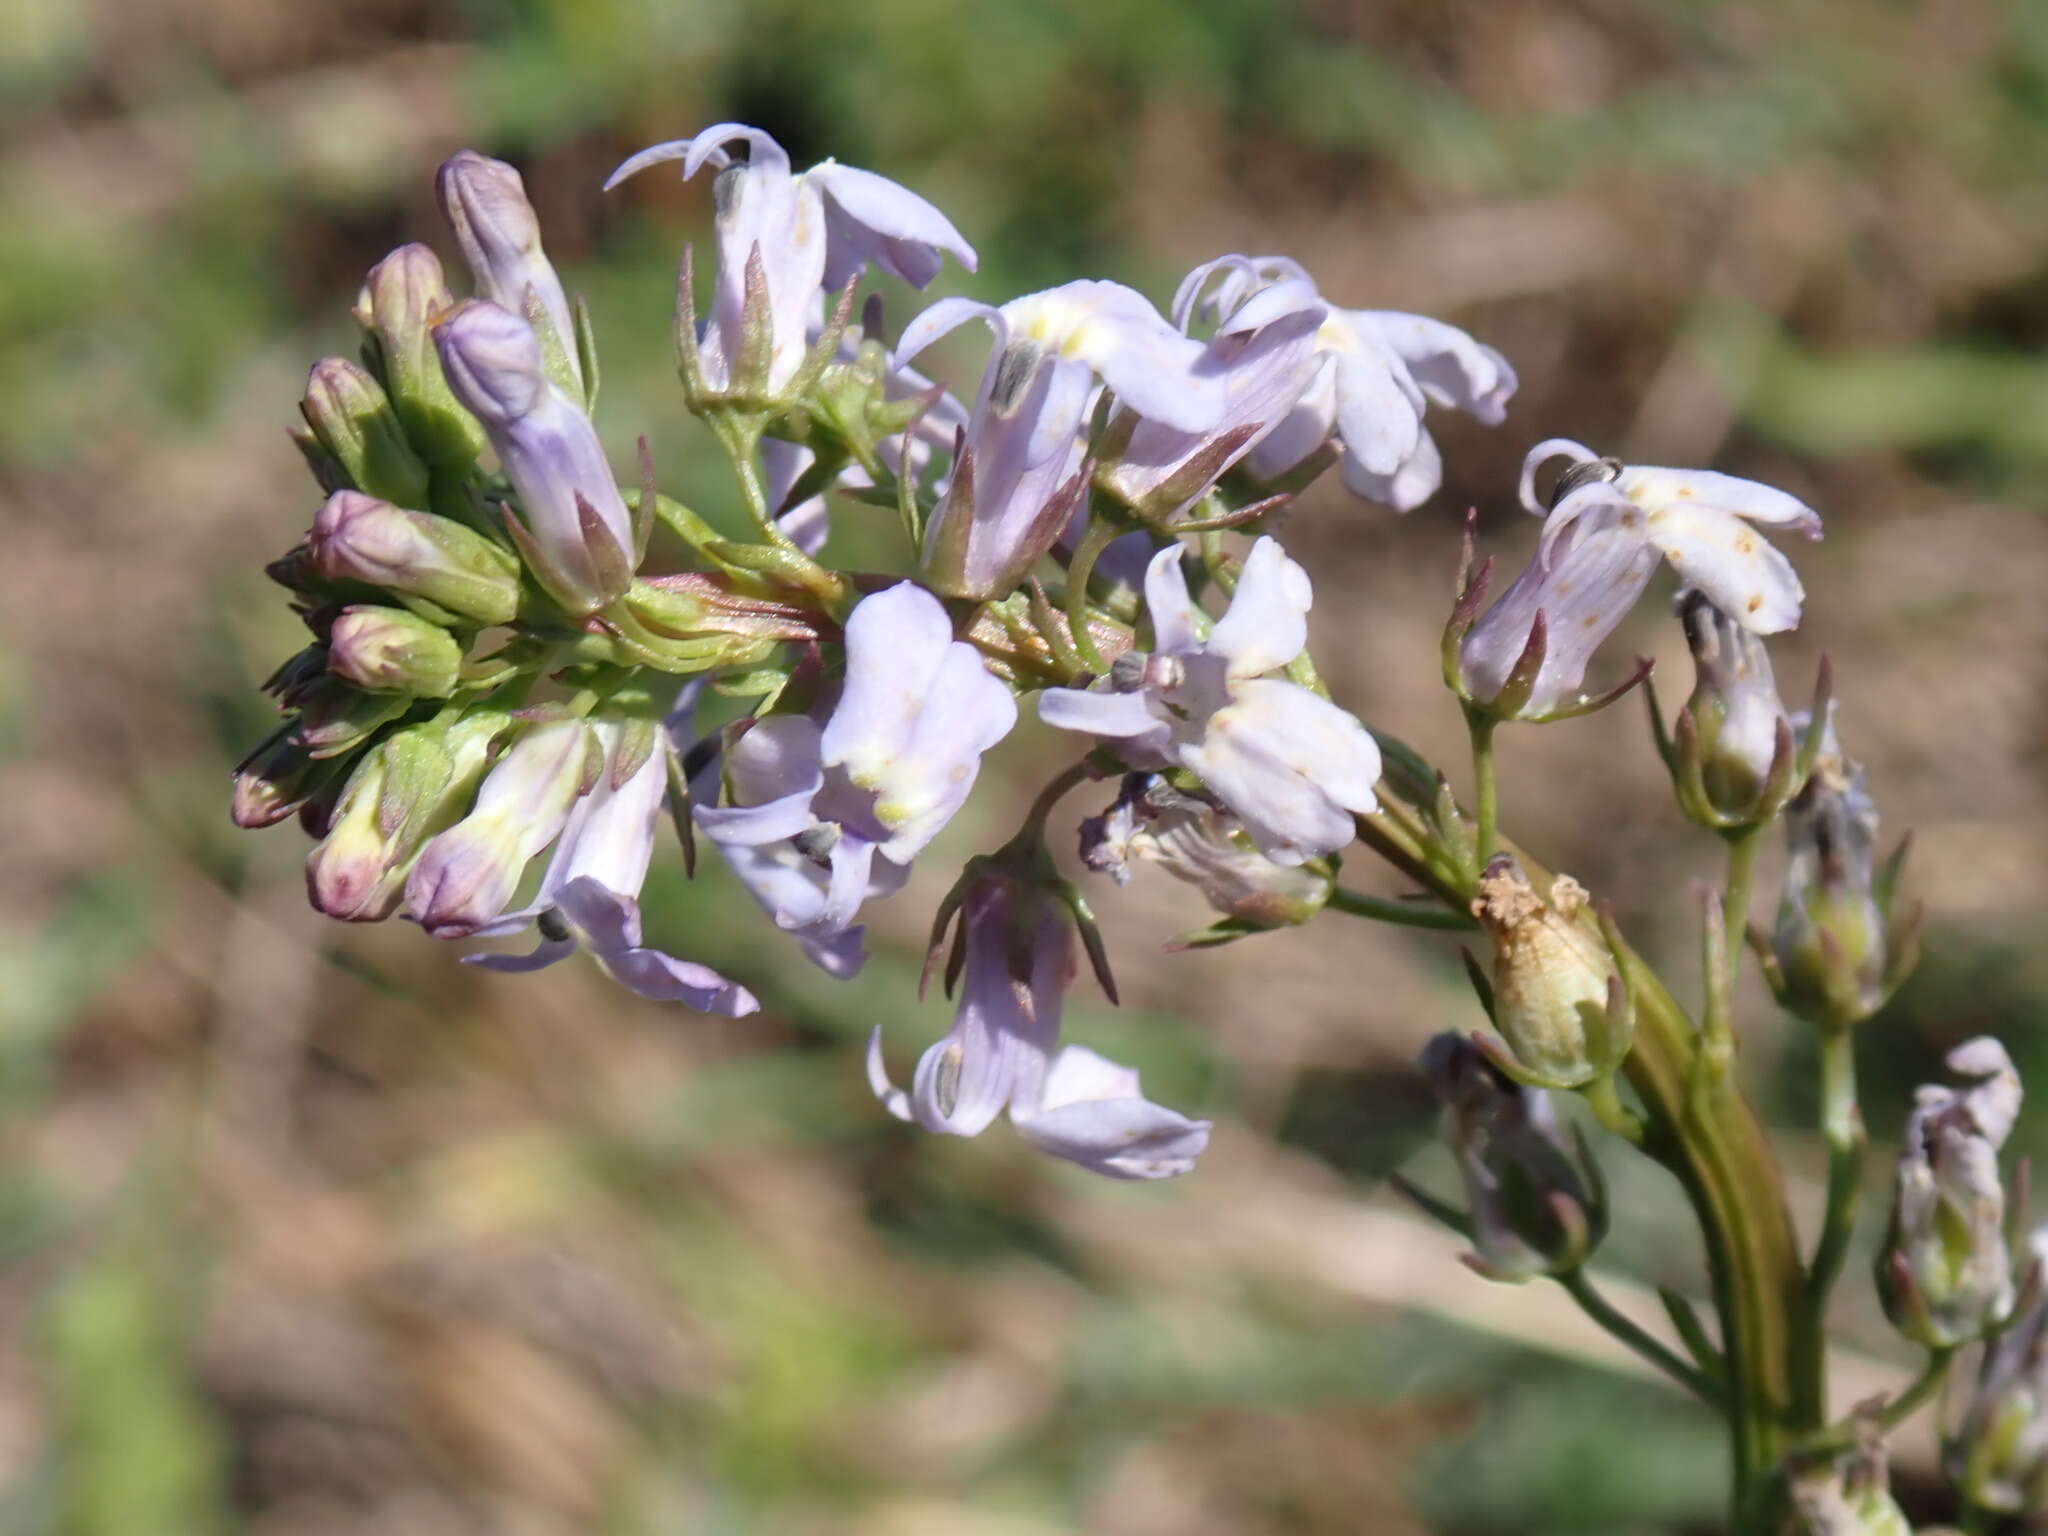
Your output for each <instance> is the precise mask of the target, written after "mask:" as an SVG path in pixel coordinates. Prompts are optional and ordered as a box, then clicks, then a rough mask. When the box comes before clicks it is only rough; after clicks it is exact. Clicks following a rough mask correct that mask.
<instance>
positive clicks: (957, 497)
mask: <svg viewBox="0 0 2048 1536" xmlns="http://www.w3.org/2000/svg"><path fill="white" fill-rule="evenodd" d="M969 320H983V321H986V322H987V323H988V326H989V328H990V329H991V330H992V331H993V332H994V333H995V339H996V346H995V350H994V352H993V354H992V355H991V356H990V358H989V362H988V366H987V367H986V368H985V369H984V370H983V372H982V377H981V392H980V394H979V395H978V396H977V397H976V400H975V404H974V411H973V414H972V417H971V418H970V420H969V421H968V424H967V429H966V437H965V441H964V443H963V445H962V448H961V451H960V454H959V457H958V460H957V462H956V463H955V464H954V466H953V471H952V481H951V483H950V484H949V486H948V487H947V490H946V494H945V497H944V499H943V500H941V502H940V503H939V505H938V507H937V508H936V509H935V510H934V511H933V513H932V516H931V521H930V523H929V524H928V525H927V527H926V530H925V543H924V554H923V571H924V574H925V576H926V578H927V579H928V580H929V581H931V582H932V584H933V585H934V586H936V587H937V588H938V589H939V590H940V591H942V592H946V593H948V594H949V595H953V596H959V597H993V596H1000V595H1002V594H1005V593H1007V592H1009V591H1010V590H1011V589H1012V588H1013V587H1015V586H1016V584H1017V583H1018V582H1019V581H1021V580H1022V579H1023V578H1024V576H1025V575H1026V574H1027V573H1028V572H1029V571H1030V569H1031V567H1032V566H1033V565H1035V564H1036V563H1037V561H1038V559H1039V557H1040V556H1042V555H1043V554H1044V553H1045V552H1046V551H1047V550H1048V549H1050V548H1051V547H1052V545H1053V542H1054V541H1055V540H1056V539H1057V538H1058V537H1059V535H1060V532H1061V530H1062V529H1064V528H1065V527H1066V525H1067V520H1068V518H1069V517H1070V516H1071V515H1072V514H1073V512H1074V509H1075V508H1076V506H1078V505H1079V504H1080V501H1081V499H1082V498H1083V497H1084V496H1085V495H1086V494H1087V481H1086V478H1085V476H1084V475H1083V474H1082V458H1083V455H1084V453H1085V451H1086V432H1087V425H1088V417H1089V414H1090V412H1091V411H1092V410H1093V408H1094V402H1095V396H1096V390H1097V388H1098V386H1103V385H1106V386H1107V387H1108V388H1109V389H1110V390H1111V391H1112V392H1113V393H1114V394H1115V395H1116V398H1117V403H1118V404H1119V405H1121V406H1123V407H1125V408H1126V409H1127V410H1129V411H1131V412H1132V413H1134V414H1135V415H1136V416H1138V417H1140V418H1142V419H1144V420H1147V421H1153V422H1158V423H1161V424H1163V425H1165V426H1167V427H1170V428H1173V429H1175V430H1177V431H1182V432H1208V431H1211V430H1213V429H1214V428H1215V427H1216V426H1217V425H1218V423H1220V422H1221V421H1222V420H1223V419H1224V413H1225V411H1226V410H1227V409H1228V406H1229V394H1228V389H1227V386H1226V384H1225V381H1224V378H1223V376H1222V374H1221V373H1220V372H1218V371H1217V369H1216V365H1215V363H1214V361H1213V360H1212V359H1210V358H1209V357H1208V356H1207V355H1206V353H1205V351H1204V349H1203V347H1202V344H1201V343H1200V342H1197V341H1193V340H1191V339H1190V338H1188V337H1186V336H1183V335H1181V334H1180V332H1179V331H1177V330H1175V329H1174V328H1173V326H1171V325H1170V324H1168V323H1167V321H1166V320H1165V318H1164V317H1163V316H1161V315H1160V313H1159V312H1158V311H1157V310H1156V309H1154V308H1153V307H1152V305H1151V302H1150V301H1149V300H1147V299H1146V298H1145V296H1144V295H1143V294H1140V293H1138V292H1136V291H1135V290H1133V289H1130V288H1126V287H1124V286H1123V285H1122V284H1120V283H1107V282H1092V281H1081V282H1072V283H1067V284H1064V285H1063V286H1061V287H1058V288H1049V289H1046V290H1045V291H1044V292H1042V293H1033V294H1026V295H1025V296H1024V297H1023V298H1020V299H1012V300H1011V301H1010V302H1009V303H1007V304H1005V305H1003V306H1002V307H1001V308H1000V309H998V308H996V307H994V306H992V305H988V304H982V303H978V302H976V301H974V300H972V299H958V298H955V299H941V300H939V302H938V303H936V304H934V305H932V306H931V307H930V308H929V309H927V310H925V311H924V313H922V314H921V315H919V316H918V317H917V318H916V319H915V320H913V321H911V323H910V324H909V326H908V327H906V328H905V330H904V332H903V337H902V340H901V342H900V344H899V346H898V348H897V361H898V362H899V363H907V362H908V361H909V360H910V359H911V358H913V357H915V356H916V355H917V354H918V353H920V352H922V351H923V350H924V349H925V348H926V347H928V346H930V345H931V344H932V342H934V341H936V340H937V339H938V338H939V337H940V336H943V335H945V334H946V333H947V332H948V331H951V330H953V329H955V328H956V327H958V326H960V325H964V324H965V323H966V322H967V321H969Z"/></svg>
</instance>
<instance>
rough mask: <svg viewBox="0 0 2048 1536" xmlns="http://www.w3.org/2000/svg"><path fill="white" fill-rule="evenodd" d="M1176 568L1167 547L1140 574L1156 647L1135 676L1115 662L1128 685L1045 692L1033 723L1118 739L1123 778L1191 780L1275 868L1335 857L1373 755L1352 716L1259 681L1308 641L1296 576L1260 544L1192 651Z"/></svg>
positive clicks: (1280, 684)
mask: <svg viewBox="0 0 2048 1536" xmlns="http://www.w3.org/2000/svg"><path fill="white" fill-rule="evenodd" d="M1180 557H1181V551H1180V546H1179V545H1177V544H1176V545H1174V546H1173V547H1171V548H1168V549H1163V550H1161V551H1160V552H1159V553H1158V554H1157V555H1156V556H1154V557H1153V560H1152V564H1151V565H1150V566H1149V567H1148V568H1147V570H1146V572H1145V603H1146V607H1147V609H1148V611H1149V612H1150V614H1151V618H1152V632H1153V635H1154V637H1155V639H1156V641H1157V649H1156V650H1155V651H1154V653H1153V654H1152V655H1151V656H1150V657H1149V658H1136V660H1138V661H1140V662H1141V663H1142V668H1141V669H1133V668H1132V667H1131V664H1130V662H1129V661H1126V662H1124V663H1121V664H1120V672H1132V673H1134V675H1135V681H1136V686H1135V687H1134V688H1132V689H1130V690H1129V691H1107V692H1095V691H1085V692H1084V691H1082V690H1079V689H1070V688H1060V689H1050V690H1048V691H1047V692H1046V693H1044V694H1043V695H1041V696H1040V698H1039V701H1038V713H1039V717H1040V718H1041V719H1042V720H1044V721H1045V722H1046V724H1048V725H1053V726H1058V727H1060V728H1062V729H1064V730H1070V731H1086V732H1089V733H1091V734H1093V735H1096V736H1107V737H1111V738H1114V739H1117V740H1119V741H1120V742H1121V743H1122V747H1121V750H1122V753H1123V756H1124V757H1125V758H1126V759H1127V760H1128V761H1130V763H1131V765H1132V766H1133V767H1163V766H1166V765H1168V764H1175V765H1178V766H1180V767H1182V768H1186V769H1187V770H1188V771H1190V772H1191V773H1194V774H1196V775H1198V776H1199V777H1200V778H1201V779H1202V781H1203V782H1204V783H1206V784H1207V785H1208V786H1209V788H1210V789H1212V790H1213V791H1215V793H1216V795H1217V797H1218V798H1219V799H1221V800H1222V802H1223V803H1224V805H1225V806H1227V807H1228V808H1229V809H1230V810H1231V811H1232V812H1233V813H1234V814H1235V815H1236V816H1237V818H1238V820H1239V821H1240V822H1242V823H1243V824H1244V828H1245V830H1246V831H1247V832H1248V833H1250V834H1251V837H1252V840H1253V842H1255V843H1257V844H1258V847H1259V851H1260V852H1261V853H1263V854H1264V855H1265V856H1266V857H1267V858H1269V859H1272V860H1273V861H1274V862H1276V863H1280V864H1299V863H1301V862H1302V861H1303V860H1305V859H1309V858H1313V857H1315V856H1316V855H1318V854H1325V853H1333V852H1335V851H1336V850H1337V849H1339V848H1341V847H1343V846H1344V845H1345V844H1346V843H1348V842H1350V841H1351V837H1352V831H1353V823H1352V816H1353V814H1354V813H1363V812H1367V811H1371V810H1374V809H1375V808H1377V806H1378V804H1379V801H1378V800H1377V798H1376V797H1375V796H1374V793H1373V785H1374V783H1375V782H1377V780H1378V779H1379V775H1380V753H1379V747H1378V745H1377V744H1376V743H1375V742H1374V741H1373V739H1372V734H1371V732H1369V731H1367V730H1366V729H1365V727H1364V726H1362V725H1360V724H1359V723H1358V721H1357V720H1356V719H1355V718H1354V717H1353V716H1351V715H1349V714H1347V713H1346V712H1345V711H1343V710H1341V709H1339V708H1338V707H1337V706H1336V705H1334V704H1332V703H1330V701H1329V700H1327V699H1323V698H1319V697H1317V696H1316V695H1315V694H1313V693H1311V692H1309V690H1308V689H1306V688H1303V687H1300V686H1298V685H1296V684H1294V683H1291V682H1288V681H1286V680H1284V679H1282V678H1272V677H1266V676H1265V675H1264V674H1266V673H1268V672H1273V671H1275V670H1277V669H1279V668H1281V667H1284V666H1285V665H1287V663H1288V662H1290V661H1292V660H1293V659H1294V658H1295V657H1296V656H1298V655H1300V654H1301V650H1302V647H1303V646H1304V645H1306V644H1307V643H1308V620H1307V614H1308V609H1309V604H1310V602H1311V594H1310V591H1309V581H1308V573H1307V572H1305V571H1303V570H1302V568H1301V567H1300V566H1298V565H1296V564H1295V563H1294V562H1293V561H1292V560H1290V559H1288V558H1287V556H1286V554H1285V553H1284V552H1283V551H1282V550H1281V548H1280V546H1279V545H1278V544H1277V543H1275V542H1274V541H1273V540H1271V539H1260V540H1259V541H1258V542H1257V543H1256V544H1254V545H1253V546H1252V550H1251V553H1250V554H1249V555H1248V556H1247V557H1246V559H1245V563H1244V573H1243V575H1242V576H1241V577H1240V578H1239V580H1238V585H1237V592H1236V595H1235V596H1234V597H1233V598H1232V599H1231V603H1230V609H1229V611H1228V612H1227V613H1225V614H1224V616H1223V617H1222V618H1221V619H1219V620H1217V621H1216V624H1215V627H1214V628H1213V630H1211V632H1210V633H1209V635H1208V637H1207V638H1206V639H1203V638H1200V637H1199V636H1198V633H1197V628H1196V626H1197V622H1198V617H1199V615H1198V612H1197V610H1196V608H1195V605H1194V602H1193V601H1192V599H1190V598H1189V596H1188V588H1187V580H1186V578H1185V577H1184V576H1183V575H1182V574H1181V569H1180ZM1114 681H1115V680H1114V679H1113V680H1112V682H1114Z"/></svg>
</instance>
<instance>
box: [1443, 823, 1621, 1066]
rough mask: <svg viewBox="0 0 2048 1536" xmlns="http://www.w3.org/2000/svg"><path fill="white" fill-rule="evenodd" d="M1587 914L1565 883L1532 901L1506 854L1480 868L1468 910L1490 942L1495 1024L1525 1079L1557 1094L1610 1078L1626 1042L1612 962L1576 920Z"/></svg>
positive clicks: (1580, 896) (1575, 888) (1566, 879)
mask: <svg viewBox="0 0 2048 1536" xmlns="http://www.w3.org/2000/svg"><path fill="white" fill-rule="evenodd" d="M1585 905H1586V891H1585V888H1584V887H1583V886H1581V885H1580V884H1579V883H1578V881H1576V880H1574V879H1572V877H1571V876H1570V875H1559V876H1558V877H1557V878H1556V879H1555V880H1554V881H1552V882H1551V886H1550V892H1549V896H1548V899H1546V898H1545V897H1544V896H1542V895H1539V894H1538V893H1537V892H1536V890H1535V889H1534V888H1533V887H1531V886H1530V884H1529V882H1528V879H1527V878H1526V877H1525V876H1524V875H1523V873H1522V869H1521V866H1520V865H1519V864H1517V863H1516V862H1515V860H1514V858H1513V857H1512V856H1511V855H1508V854H1499V855H1496V856H1495V858H1494V859H1493V861H1492V862H1491V863H1490V864H1488V865H1487V866H1486V873H1485V874H1483V875H1482V876H1481V877H1480V880H1479V895H1478V897H1477V899H1475V900H1474V901H1473V903H1472V915H1473V916H1474V917H1476V918H1478V919H1479V921H1480V922H1481V924H1483V925H1484V926H1485V928H1486V931H1487V933H1488V934H1489V935H1490V936H1491V937H1492V939H1493V1002H1494V1023H1495V1025H1496V1026H1497V1027H1498V1028H1499V1030H1500V1032H1501V1034H1502V1036H1503V1037H1504V1038H1505V1039H1506V1040H1507V1043H1508V1048H1509V1049H1510V1050H1511V1051H1513V1052H1514V1055H1515V1059H1516V1061H1518V1062H1519V1063H1520V1064H1521V1066H1522V1067H1523V1068H1525V1069H1526V1070H1527V1072H1528V1074H1529V1076H1530V1077H1531V1078H1532V1079H1534V1080H1536V1081H1539V1082H1542V1083H1544V1084H1546V1085H1547V1086H1550V1087H1555V1088H1574V1087H1579V1086H1581V1085H1583V1084H1586V1083H1590V1082H1592V1081H1593V1080H1594V1079H1596V1078H1600V1077H1604V1076H1606V1075H1607V1074H1608V1073H1610V1072H1612V1071H1613V1070H1614V1068H1615V1067H1616V1066H1618V1065H1619V1064H1620V1062H1621V1059H1622V1057H1623V1056H1625V1055H1627V1054H1628V1048H1629V1042H1630V1036H1631V1029H1632V1020H1631V1019H1630V1017H1629V1013H1628V1009H1627V1006H1626V997H1625V992H1624V989H1623V988H1621V987H1620V986H1619V984H1618V978H1617V973H1616V970H1615V965H1614V958H1613V956H1612V955H1611V954H1610V953H1609V951H1608V949H1607V946H1606V945H1605V944H1603V943H1602V942H1601V940H1600V937H1599V936H1598V935H1597V934H1596V933H1594V932H1593V931H1592V930H1591V929H1590V928H1589V927H1588V926H1587V925H1586V924H1585V923H1584V922H1582V921H1581V920H1580V915H1579V914H1580V912H1581V911H1582V910H1583V908H1584V907H1585Z"/></svg>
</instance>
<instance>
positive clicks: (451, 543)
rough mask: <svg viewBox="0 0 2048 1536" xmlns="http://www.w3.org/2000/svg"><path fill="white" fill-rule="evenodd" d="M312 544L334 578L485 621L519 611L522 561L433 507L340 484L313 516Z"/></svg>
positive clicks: (504, 619)
mask: <svg viewBox="0 0 2048 1536" xmlns="http://www.w3.org/2000/svg"><path fill="white" fill-rule="evenodd" d="M308 549H309V552H310V555H311V559H312V563H313V568H314V570H315V571H316V572H317V573H318V574H319V575H320V576H322V577H325V578H326V579H327V580H329V581H337V582H340V581H355V582H364V583H367V584H368V585H370V586H373V587H382V588H384V589H385V590H386V591H389V592H392V593H395V594H396V595H398V596H399V597H400V598H408V597H412V598H424V599H425V600H426V601H428V602H429V603H432V604H435V605H437V606H438V607H440V608H443V609H446V610H447V611H448V612H449V613H451V614H454V615H456V616H458V617H460V618H464V619H469V620H473V621H474V622H476V623H478V624H507V623H510V622H511V620H512V618H513V616H514V615H515V614H517V613H518V611H519V562H518V561H517V560H515V559H514V558H513V557H512V555H511V554H510V552H509V551H507V550H506V549H504V548H503V547H502V546H500V545H498V544H494V543H492V542H491V541H490V540H489V539H487V538H485V537H484V536H483V535H482V534H479V533H476V532H474V531H473V530H471V529H468V528H465V527H463V526H462V525H461V524H460V523H457V522H453V521H451V520H450V519H448V518H445V517H436V516H435V515H434V514H432V513H431V512H410V511H407V510H406V509H404V508H402V507H394V506H392V505H391V504H390V503H389V502H386V501H378V500H377V499H376V498H375V497H372V496H364V495H362V494H361V493H359V492H356V491H337V492H335V493H334V495H332V496H330V497H328V498H327V501H326V503H325V504H324V505H323V506H322V507H321V508H320V512H319V515H318V516H316V517H315V518H314V519H313V532H312V535H311V537H310V539H309V541H308Z"/></svg>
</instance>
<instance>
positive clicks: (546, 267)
mask: <svg viewBox="0 0 2048 1536" xmlns="http://www.w3.org/2000/svg"><path fill="white" fill-rule="evenodd" d="M434 192H435V195H436V196H437V197H439V199H440V202H441V211H442V213H443V214H445V215H446V216H447V219H448V223H449V224H450V226H452V227H453V229H454V231H455V242H456V244H458V245H460V246H461V247H462V255H463V259H464V260H465V261H467V262H468V263H469V271H470V276H471V277H472V278H473V279H474V280H475V282H476V288H477V295H478V297H480V298H485V299H489V300H490V301H491V302H492V303H493V304H496V305H498V306H500V307H501V308H504V309H508V310H510V311H511V312H512V313H513V314H515V315H525V314H527V312H528V307H529V305H532V306H534V307H537V308H538V309H539V311H540V312H541V314H543V315H545V316H546V317H547V322H548V325H549V326H550V327H551V328H552V329H553V331H554V333H555V334H554V337H553V341H554V343H555V345H557V346H558V347H559V348H560V349H561V357H562V360H563V362H564V364H565V365H566V367H567V370H568V374H569V378H570V379H571V380H572V381H573V383H574V384H575V386H576V387H577V388H578V389H581V388H582V387H583V370H582V367H581V365H580V364H579V363H578V362H577V358H576V322H575V319H574V318H573V316H572V315H571V314H570V310H569V296H568V295H567V294H566V293H564V292H563V291H562V280H561V278H560V277H558V276H557V275H556V274H555V269H554V265H553V264H552V263H551V262H550V261H549V260H548V258H547V254H546V253H545V252H544V251H542V250H541V246H540V220H539V219H538V218H537V217H535V215H534V211H533V205H532V204H531V203H529V202H528V201H527V200H526V183H525V182H524V181H522V180H521V179H520V177H519V172H518V171H517V170H515V169H514V168H513V167H511V166H509V165H507V164H506V163H505V162H504V161H502V160H493V159H491V158H490V157H489V156H488V155H480V154H478V153H477V152H476V151H475V150H473V149H465V150H462V151H461V152H459V153H458V154H456V155H454V156H452V157H451V158H450V159H448V160H446V161H444V162H442V165H441V169H440V170H439V172H437V173H436V175H435V177H434Z"/></svg>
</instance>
